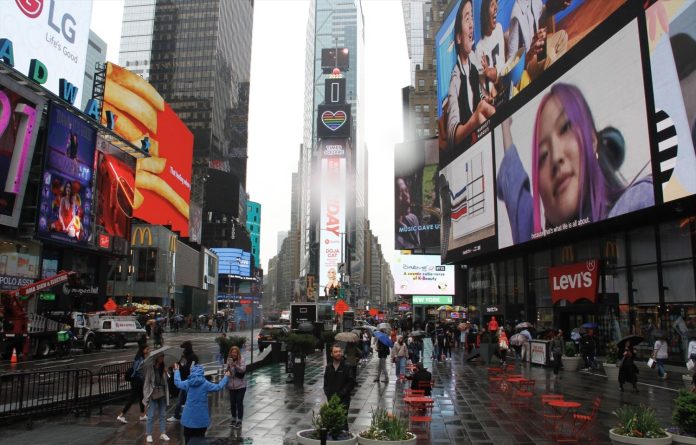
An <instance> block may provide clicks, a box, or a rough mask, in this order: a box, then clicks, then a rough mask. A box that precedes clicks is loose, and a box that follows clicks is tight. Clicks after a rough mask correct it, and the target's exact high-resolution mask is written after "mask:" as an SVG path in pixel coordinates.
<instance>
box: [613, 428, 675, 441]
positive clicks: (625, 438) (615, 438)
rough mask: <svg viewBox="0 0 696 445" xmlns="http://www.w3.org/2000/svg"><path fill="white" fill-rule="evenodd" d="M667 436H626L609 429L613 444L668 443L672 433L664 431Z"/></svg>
mask: <svg viewBox="0 0 696 445" xmlns="http://www.w3.org/2000/svg"><path fill="white" fill-rule="evenodd" d="M666 434H667V437H663V438H661V439H643V438H640V437H628V436H621V435H619V434H615V433H614V430H613V429H611V430H609V438H610V439H611V443H613V444H619V443H621V444H624V443H625V444H631V445H670V444H671V443H672V435H671V434H670V433H666Z"/></svg>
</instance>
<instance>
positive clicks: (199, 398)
mask: <svg viewBox="0 0 696 445" xmlns="http://www.w3.org/2000/svg"><path fill="white" fill-rule="evenodd" d="M227 380H228V379H227V376H225V377H223V379H222V380H220V382H219V383H210V382H209V381H207V380H206V379H205V376H204V372H203V367H202V366H201V365H197V364H196V365H193V366H192V367H191V374H189V377H188V379H187V380H184V381H182V380H181V374H180V372H179V370H176V371H174V384H175V385H176V387H177V388H179V389H182V390H184V391H186V405H185V406H184V412H183V414H182V416H181V424H182V425H183V426H185V427H187V428H208V425H210V413H208V393H209V392H217V391H220V390H222V389H223V388H224V387H225V385H227Z"/></svg>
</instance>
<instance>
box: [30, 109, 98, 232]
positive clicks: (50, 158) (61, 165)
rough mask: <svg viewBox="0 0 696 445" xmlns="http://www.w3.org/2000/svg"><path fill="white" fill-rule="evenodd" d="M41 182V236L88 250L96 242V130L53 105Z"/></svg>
mask: <svg viewBox="0 0 696 445" xmlns="http://www.w3.org/2000/svg"><path fill="white" fill-rule="evenodd" d="M47 132H48V135H47V137H46V153H45V155H44V172H43V177H42V181H41V197H40V204H39V206H40V208H39V224H38V232H37V233H38V235H39V236H41V237H44V238H48V239H51V240H54V241H60V242H66V243H70V244H75V245H84V246H86V245H87V244H88V243H90V241H91V240H92V238H93V221H92V198H93V194H92V172H93V170H92V169H93V168H94V149H95V146H96V130H95V129H94V128H92V127H91V126H89V125H88V124H87V123H85V121H83V120H82V119H80V118H78V117H76V116H74V115H73V114H71V113H69V112H68V111H66V110H65V109H63V108H61V107H59V106H55V105H51V106H50V107H49V113H48V129H47Z"/></svg>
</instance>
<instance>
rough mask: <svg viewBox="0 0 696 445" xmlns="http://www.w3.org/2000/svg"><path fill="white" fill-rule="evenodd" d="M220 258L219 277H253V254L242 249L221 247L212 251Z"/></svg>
mask: <svg viewBox="0 0 696 445" xmlns="http://www.w3.org/2000/svg"><path fill="white" fill-rule="evenodd" d="M210 250H212V251H213V252H215V253H216V254H217V256H218V275H219V276H220V277H222V276H223V275H224V277H225V278H227V277H230V278H235V279H242V278H249V277H251V253H249V252H246V251H244V250H242V249H236V248H226V247H219V248H215V249H210Z"/></svg>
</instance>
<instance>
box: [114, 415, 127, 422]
mask: <svg viewBox="0 0 696 445" xmlns="http://www.w3.org/2000/svg"><path fill="white" fill-rule="evenodd" d="M116 420H118V421H119V422H121V423H128V421H127V420H126V418H125V417H123V416H116Z"/></svg>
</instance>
